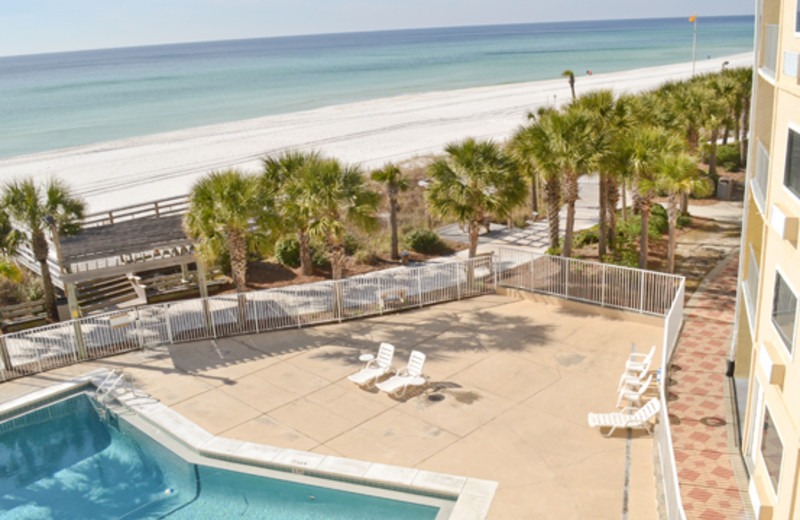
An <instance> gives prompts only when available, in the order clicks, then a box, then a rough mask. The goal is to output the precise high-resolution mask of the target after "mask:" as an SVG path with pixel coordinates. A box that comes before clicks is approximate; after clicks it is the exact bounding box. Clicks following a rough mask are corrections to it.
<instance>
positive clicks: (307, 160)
mask: <svg viewBox="0 0 800 520" xmlns="http://www.w3.org/2000/svg"><path fill="white" fill-rule="evenodd" d="M321 160H322V158H321V156H320V155H319V153H317V152H310V153H303V152H297V151H289V152H286V153H283V154H281V155H279V156H278V157H267V158H265V159H264V175H263V182H264V186H265V190H266V192H267V193H269V194H271V196H272V198H274V200H275V203H276V206H277V209H278V211H279V213H280V216H281V221H282V224H283V227H284V229H285V230H286V231H287V232H289V233H297V242H298V244H299V249H300V272H301V273H302V274H303V276H311V275H312V274H314V265H313V263H312V260H311V245H310V242H309V238H310V237H309V228H310V226H311V224H312V222H313V210H314V208H313V207H311V206H310V205H309V203H310V199H309V196H308V194H309V193H311V192H313V190H314V187H313V182H311V185H310V186H309V181H310V180H311V181H313V179H309V176H308V170H309V169H310V168H313V167H314V166H315V165H318V163H319V162H320V161H321Z"/></svg>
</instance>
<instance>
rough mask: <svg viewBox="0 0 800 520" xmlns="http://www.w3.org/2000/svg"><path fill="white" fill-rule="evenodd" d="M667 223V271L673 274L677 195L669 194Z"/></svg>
mask: <svg viewBox="0 0 800 520" xmlns="http://www.w3.org/2000/svg"><path fill="white" fill-rule="evenodd" d="M667 220H668V222H669V243H668V245H667V271H669V272H670V273H674V272H675V228H676V227H677V225H678V195H677V194H675V193H671V194H670V196H669V202H668V206H667Z"/></svg>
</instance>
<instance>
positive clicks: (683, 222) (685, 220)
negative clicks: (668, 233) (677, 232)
mask: <svg viewBox="0 0 800 520" xmlns="http://www.w3.org/2000/svg"><path fill="white" fill-rule="evenodd" d="M691 223H692V217H690V216H689V215H678V221H677V222H676V224H675V227H677V228H678V229H683V228H684V227H685V226H688V225H689V224H691Z"/></svg>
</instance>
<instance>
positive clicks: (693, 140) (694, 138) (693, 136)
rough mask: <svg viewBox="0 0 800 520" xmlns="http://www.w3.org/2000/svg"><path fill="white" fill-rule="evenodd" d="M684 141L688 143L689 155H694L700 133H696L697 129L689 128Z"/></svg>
mask: <svg viewBox="0 0 800 520" xmlns="http://www.w3.org/2000/svg"><path fill="white" fill-rule="evenodd" d="M686 139H687V141H689V153H690V154H692V155H694V154H696V153H697V145H698V142H699V141H700V132H698V131H697V128H695V127H693V126H690V127H689V128H688V129H687V131H686Z"/></svg>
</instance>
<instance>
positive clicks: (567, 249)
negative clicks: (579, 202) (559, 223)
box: [561, 202, 575, 258]
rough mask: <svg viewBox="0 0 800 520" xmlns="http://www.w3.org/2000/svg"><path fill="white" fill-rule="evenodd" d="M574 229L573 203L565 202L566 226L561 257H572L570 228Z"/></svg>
mask: <svg viewBox="0 0 800 520" xmlns="http://www.w3.org/2000/svg"><path fill="white" fill-rule="evenodd" d="M573 227H575V202H567V226H566V230H565V231H564V249H562V250H561V256H563V257H565V258H569V257H570V256H571V255H572V228H573Z"/></svg>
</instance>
